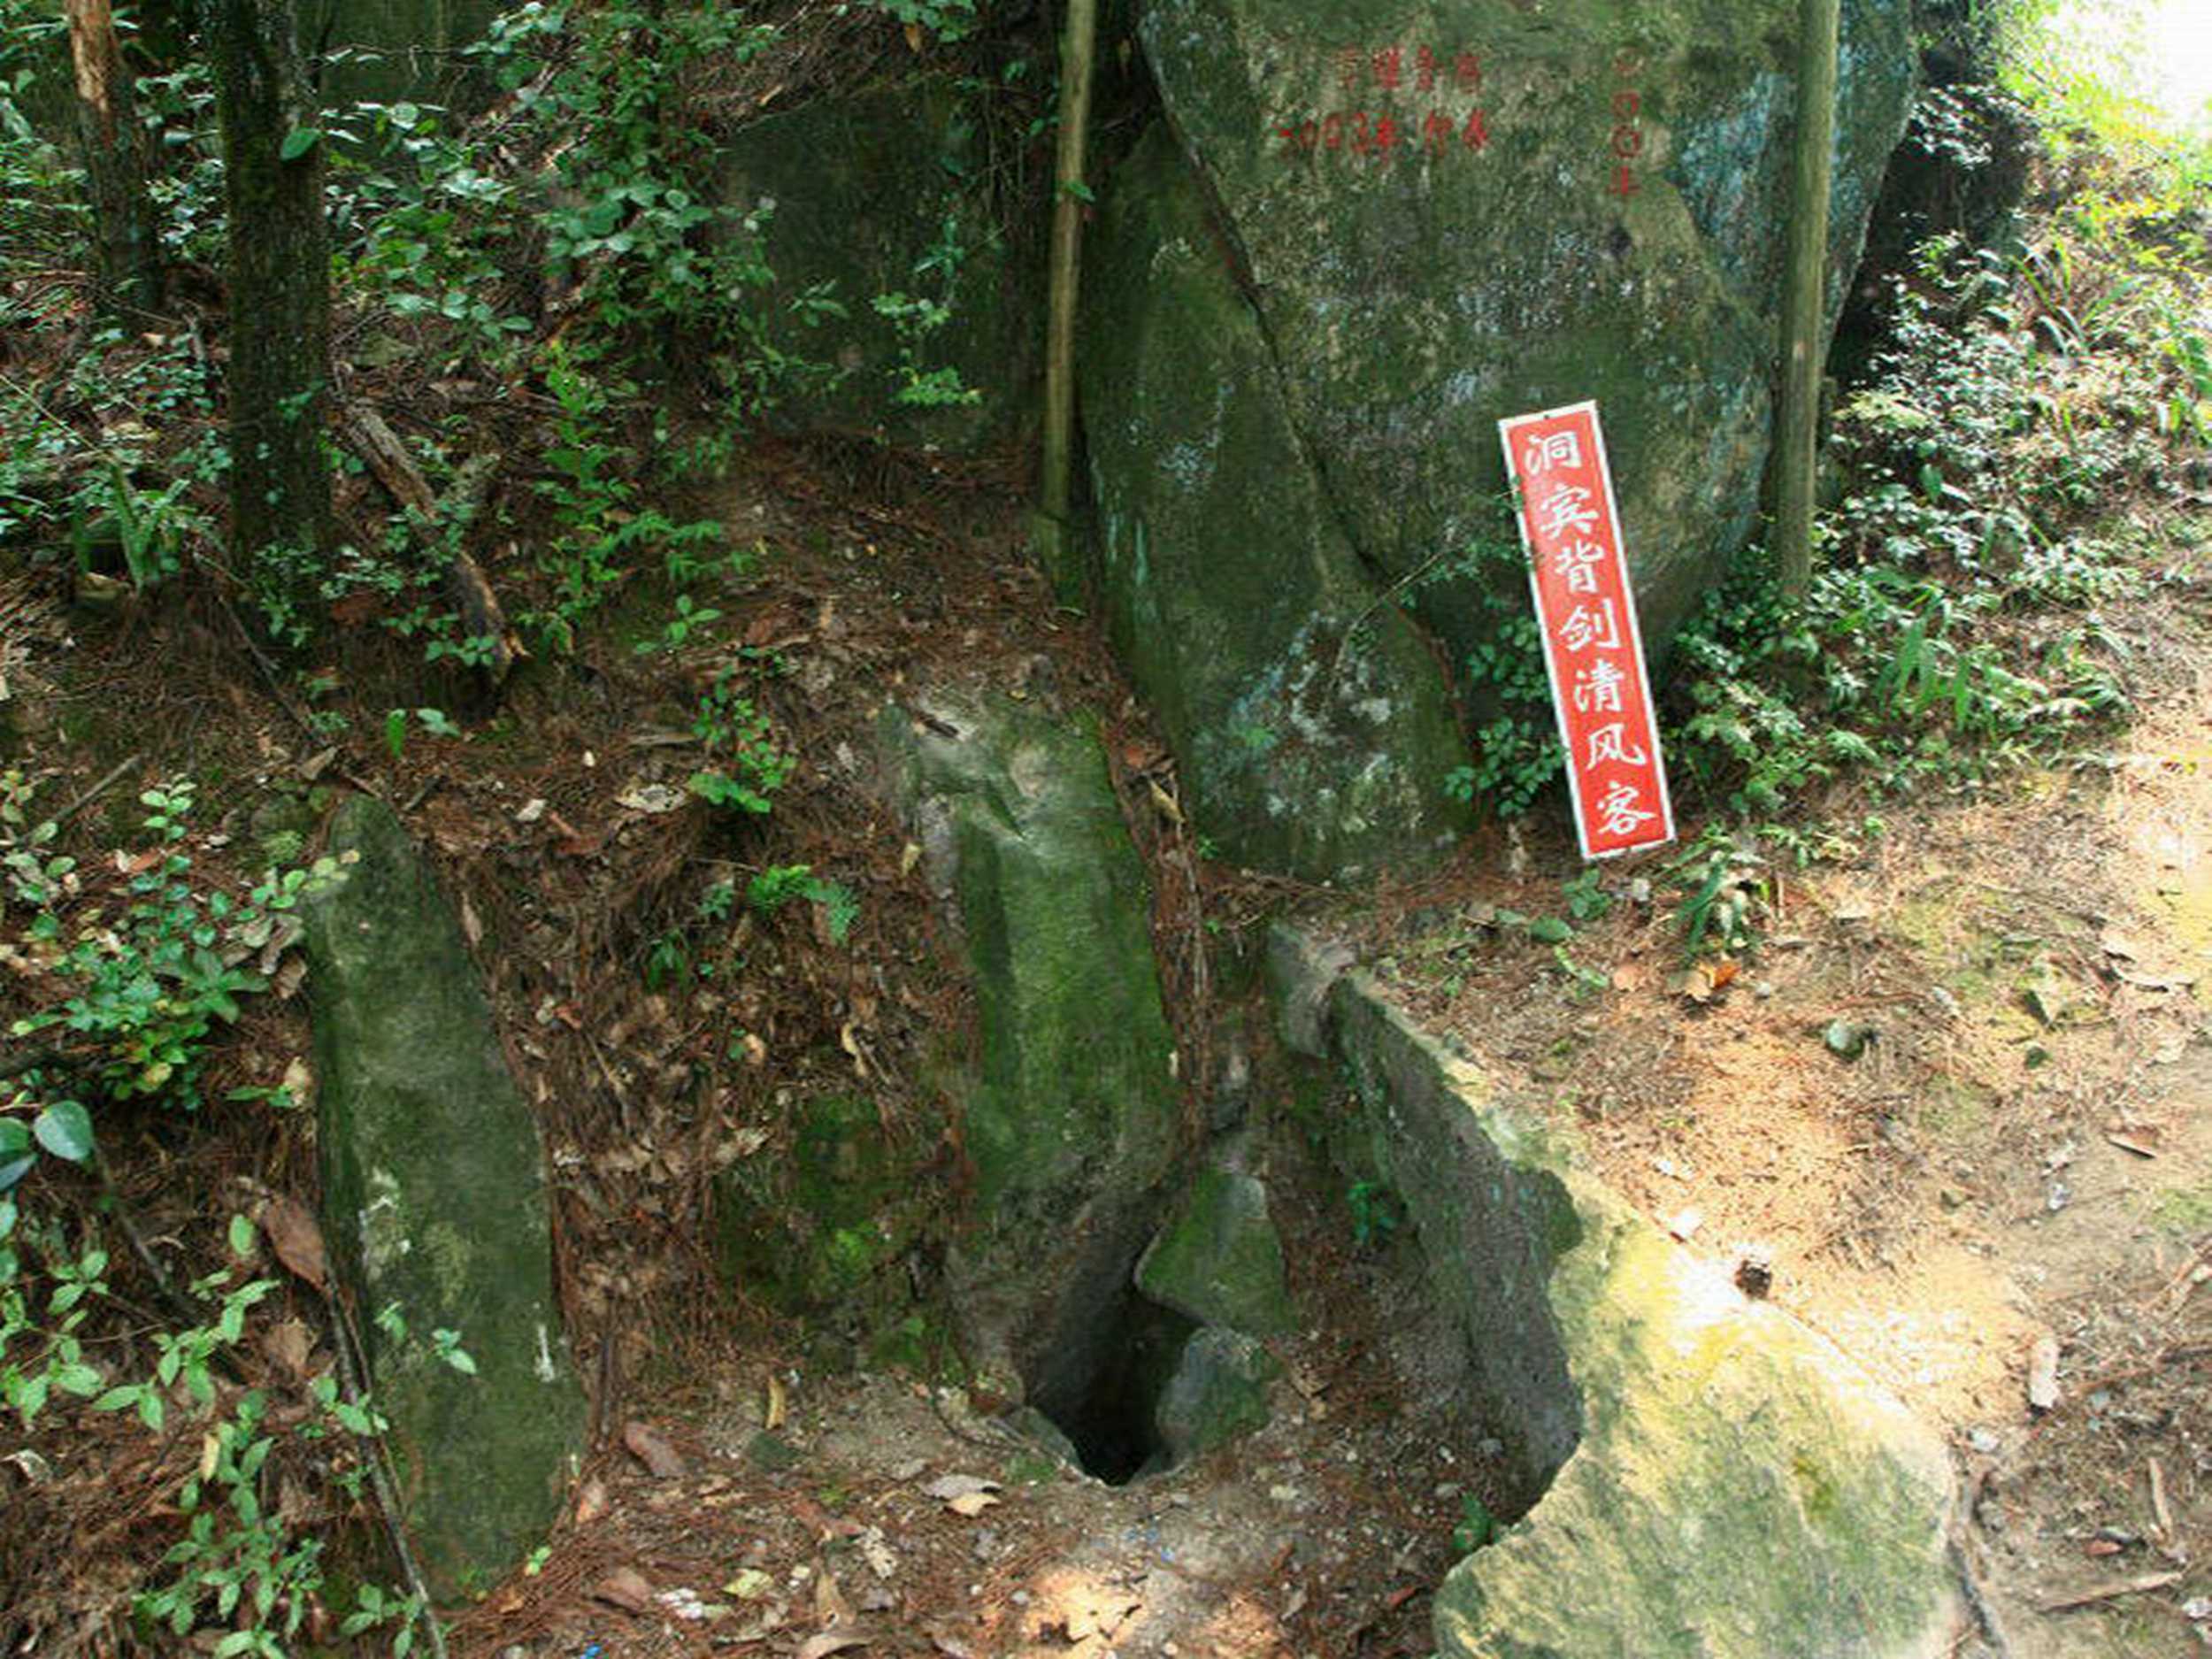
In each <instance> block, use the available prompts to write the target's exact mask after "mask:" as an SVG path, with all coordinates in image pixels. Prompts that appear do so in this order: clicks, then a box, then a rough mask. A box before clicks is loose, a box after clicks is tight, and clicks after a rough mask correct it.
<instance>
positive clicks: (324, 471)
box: [206, 0, 330, 620]
mask: <svg viewBox="0 0 2212 1659" xmlns="http://www.w3.org/2000/svg"><path fill="white" fill-rule="evenodd" d="M206 15H207V21H208V24H209V26H210V30H211V42H212V44H213V47H214V56H215V73H216V88H217V110H218V113H219V115H220V117H221V119H222V127H223V152H224V179H225V183H226V187H227V199H228V205H229V215H230V218H229V238H230V282H229V290H230V292H229V304H230V330H229V334H230V367H229V373H228V375H227V388H228V393H229V399H230V454H231V524H232V549H233V552H234V556H235V557H238V559H239V560H240V561H241V563H242V565H243V569H244V573H245V574H247V575H248V576H249V577H250V580H252V582H253V584H254V586H255V587H256V588H257V591H258V592H259V593H260V594H261V595H262V596H263V597H264V599H265V602H266V601H268V600H270V599H274V600H277V601H279V602H280V603H283V604H285V605H288V606H290V607H291V608H292V609H293V610H294V611H296V613H298V614H299V615H300V616H301V618H302V619H303V620H305V619H307V618H306V614H305V613H306V611H307V610H308V607H309V606H310V605H311V603H312V594H313V578H314V577H315V576H316V575H317V574H318V573H319V568H320V564H321V555H322V553H323V550H324V549H325V548H326V547H327V545H328V544H329V540H330V536H329V526H330V473H329V470H328V467H327V465H326V461H325V458H324V448H323V446H324V424H325V420H326V416H327V414H328V411H329V403H330V233H329V229H328V227H327V225H326V222H325V219H324V215H323V140H322V137H321V133H320V129H319V126H318V124H317V119H316V111H315V101H314V95H313V94H312V92H311V90H310V89H309V88H308V83H307V75H306V72H305V70H304V68H303V66H302V64H301V60H300V50H299V36H298V33H297V30H296V27H295V25H294V19H293V14H292V4H291V0H214V4H212V5H211V7H210V8H209V12H208V13H207V14H206Z"/></svg>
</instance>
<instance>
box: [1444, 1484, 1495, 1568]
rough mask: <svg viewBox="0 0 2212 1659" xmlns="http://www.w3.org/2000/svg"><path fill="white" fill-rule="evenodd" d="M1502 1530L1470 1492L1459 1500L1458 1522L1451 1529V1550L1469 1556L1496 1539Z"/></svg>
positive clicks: (1487, 1510)
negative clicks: (1459, 1551) (1465, 1553)
mask: <svg viewBox="0 0 2212 1659" xmlns="http://www.w3.org/2000/svg"><path fill="white" fill-rule="evenodd" d="M1501 1531H1502V1528H1501V1527H1500V1526H1499V1525H1498V1520H1497V1517H1495V1516H1494V1515H1492V1514H1491V1513H1490V1511H1489V1509H1488V1508H1487V1507H1486V1506H1485V1504H1484V1503H1483V1501H1482V1500H1481V1499H1480V1498H1478V1497H1477V1496H1475V1494H1473V1493H1471V1492H1469V1493H1463V1494H1461V1496H1460V1500H1459V1521H1458V1524H1457V1525H1455V1526H1454V1527H1453V1528H1452V1548H1454V1549H1457V1550H1463V1551H1465V1552H1467V1553H1469V1554H1472V1553H1473V1552H1474V1551H1476V1550H1478V1549H1480V1548H1482V1547H1483V1546H1484V1545H1485V1544H1487V1543H1490V1542H1492V1541H1493V1540H1495V1539H1496V1537H1497V1536H1498V1534H1499V1532H1501Z"/></svg>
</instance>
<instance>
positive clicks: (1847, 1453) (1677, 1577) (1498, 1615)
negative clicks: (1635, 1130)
mask: <svg viewBox="0 0 2212 1659" xmlns="http://www.w3.org/2000/svg"><path fill="white" fill-rule="evenodd" d="M1316 959H1317V958H1316V957H1315V956H1314V954H1313V953H1310V952H1309V953H1296V952H1290V951H1282V952H1279V953H1276V954H1275V955H1274V956H1273V957H1272V958H1271V960H1272V961H1273V962H1274V963H1275V964H1276V965H1277V967H1278V969H1279V971H1280V970H1289V969H1294V967H1295V964H1297V963H1298V962H1300V961H1307V962H1312V961H1314V960H1316ZM1280 988H1281V989H1283V990H1286V991H1287V990H1291V989H1298V990H1302V991H1303V992H1304V993H1305V994H1306V995H1309V996H1310V995H1311V993H1312V990H1313V987H1311V986H1302V987H1297V986H1293V985H1290V984H1283V985H1281V986H1280ZM1327 1005H1328V1009H1329V1025H1330V1031H1331V1035H1332V1040H1333V1050H1334V1052H1335V1054H1336V1055H1337V1056H1338V1057H1339V1058H1340V1060H1341V1062H1342V1063H1343V1064H1344V1065H1345V1066H1346V1068H1347V1069H1348V1072H1349V1074H1350V1076H1351V1079H1352V1080H1353V1082H1354V1084H1355V1086H1356V1089H1357V1091H1358V1093H1359V1094H1360V1097H1361V1099H1362V1101H1363V1102H1364V1105H1365V1107H1366V1115H1367V1118H1368V1129H1369V1133H1370V1139H1371V1144H1372V1148H1373V1149H1374V1151H1375V1154H1376V1156H1377V1157H1378V1158H1379V1162H1380V1164H1381V1166H1382V1168H1383V1170H1384V1171H1385V1172H1386V1175H1387V1177H1388V1179H1390V1180H1391V1181H1392V1182H1393V1183H1394V1186H1395V1187H1396V1188H1397V1189H1398V1191H1399V1192H1400V1194H1402V1197H1403V1199H1404V1201H1405V1205H1406V1209H1407V1211H1408V1214H1409V1217H1410V1218H1411V1221H1412V1224H1413V1225H1414V1227H1415V1229H1416V1231H1417V1236H1418V1240H1419V1243H1420V1248H1421V1250H1422V1253H1423V1255H1424V1256H1425V1258H1426V1259H1427V1263H1428V1269H1429V1271H1430V1274H1431V1276H1432V1284H1433V1285H1434V1286H1435V1288H1436V1292H1437V1294H1438V1296H1439V1297H1440V1300H1441V1301H1442V1302H1443V1303H1444V1305H1445V1306H1446V1307H1447V1308H1448V1309H1449V1310H1451V1311H1452V1313H1453V1315H1454V1323H1455V1325H1456V1326H1457V1327H1458V1330H1459V1333H1460V1340H1462V1341H1463V1344H1464V1347H1465V1351H1466V1357H1467V1365H1466V1372H1465V1374H1466V1376H1467V1379H1468V1386H1469V1390H1470V1396H1471V1398H1470V1402H1469V1403H1470V1404H1471V1405H1472V1406H1473V1407H1474V1408H1475V1409H1477V1410H1478V1411H1479V1414H1480V1415H1481V1417H1482V1419H1483V1420H1484V1422H1485V1423H1486V1426H1487V1427H1488V1428H1489V1430H1490V1432H1492V1433H1494V1434H1496V1435H1497V1436H1498V1437H1499V1438H1500V1439H1501V1440H1503V1441H1504V1442H1505V1445H1506V1448H1507V1452H1508V1455H1509V1463H1510V1469H1511V1472H1512V1474H1513V1476H1514V1477H1515V1479H1516V1481H1517V1492H1516V1493H1515V1494H1513V1495H1514V1497H1515V1500H1516V1502H1515V1511H1516V1512H1518V1513H1520V1518H1519V1519H1518V1520H1517V1524H1516V1525H1513V1526H1511V1527H1510V1528H1509V1529H1508V1531H1507V1532H1505V1534H1504V1535H1503V1537H1502V1538H1501V1539H1500V1540H1498V1541H1497V1542H1495V1543H1494V1544H1493V1545H1491V1546H1490V1547H1489V1548H1485V1549H1483V1550H1480V1551H1479V1552H1477V1553H1476V1554H1475V1555H1471V1556H1469V1557H1468V1558H1467V1559H1465V1560H1464V1561H1463V1562H1462V1563H1460V1564H1459V1565H1458V1566H1457V1567H1455V1569H1454V1570H1453V1571H1452V1572H1451V1574H1450V1576H1449V1577H1448V1578H1447V1579H1446V1581H1445V1583H1444V1585H1443V1586H1441V1587H1440V1589H1439V1591H1438V1593H1437V1600H1436V1638H1437V1644H1438V1647H1439V1648H1440V1651H1441V1653H1442V1654H1444V1655H1455V1656H1461V1659H1474V1656H1477V1655H1479V1656H1481V1659H1601V1655H1602V1656H1603V1659H1619V1655H1627V1654H1634V1655H1640V1656H1641V1655H1653V1656H1654V1659H1668V1656H1671V1655H1679V1656H1680V1659H1770V1656H1771V1655H1781V1654H1787V1655H1792V1659H1831V1656H1832V1659H1843V1656H1844V1655H1851V1656H1852V1659H1922V1656H1924V1655H1926V1656H1930V1659H1932V1655H1938V1654H1942V1653H1946V1652H1947V1651H1948V1648H1949V1639H1950V1636H1951V1634H1952V1632H1954V1631H1955V1629H1956V1627H1957V1625H1956V1617H1955V1615H1956V1610H1957V1609H1956V1593H1955V1585H1954V1583H1953V1579H1952V1576H1951V1573H1950V1571H1949V1568H1948V1565H1947V1552H1946V1542H1945V1540H1946V1524H1947V1517H1948V1512H1949V1505H1950V1492H1951V1480H1950V1470H1949V1465H1948V1461H1947V1458H1946V1456H1945V1455H1944V1451H1943V1448H1942V1445H1941V1442H1940V1441H1939V1440H1938V1438H1937V1437H1936V1436H1935V1435H1934V1434H1932V1432H1930V1431H1929V1430H1928V1429H1927V1428H1925V1427H1924V1425H1920V1424H1918V1423H1916V1421H1914V1420H1913V1419H1912V1418H1911V1417H1909V1415H1908V1414H1907V1413H1906V1412H1905V1410H1904V1409H1903V1408H1902V1407H1901V1406H1900V1405H1899V1404H1898V1403H1897V1402H1896V1401H1895V1400H1894V1399H1893V1398H1892V1397H1891V1396H1889V1395H1888V1394H1886V1393H1885V1392H1884V1391H1883V1390H1882V1389H1881V1388H1880V1387H1879V1386H1878V1385H1877V1384H1876V1383H1875V1382H1874V1381H1873V1380H1872V1379H1870V1378H1869V1377H1868V1376H1867V1375H1866V1374H1865V1373H1864V1372H1863V1371H1860V1370H1859V1369H1858V1368H1857V1367H1856V1366H1855V1365H1854V1364H1853V1363H1851V1362H1850V1361H1849V1360H1848V1359H1847V1358H1846V1357H1845V1356H1843V1355H1842V1354H1841V1353H1839V1351H1838V1350H1837V1349H1836V1348H1834V1347H1833V1346H1832V1345H1831V1344H1830V1343H1828V1342H1827V1341H1826V1340H1824V1339H1822V1338H1820V1337H1818V1336H1816V1335H1815V1334H1814V1333H1811V1332H1810V1331H1808V1330H1807V1329H1805V1327H1803V1326H1802V1325H1799V1324H1797V1323H1796V1322H1795V1321H1794V1320H1793V1319H1791V1318H1790V1317H1788V1316H1787V1315H1786V1314H1785V1313H1783V1312H1782V1311H1780V1310H1778V1309H1777V1308H1774V1307H1773V1306H1771V1305H1770V1304H1767V1303H1763V1302H1749V1301H1747V1300H1746V1299H1745V1297H1744V1296H1743V1295H1742V1294H1741V1293H1740V1292H1739V1291H1738V1290H1737V1289H1736V1288H1735V1286H1733V1285H1732V1283H1731V1282H1730V1281H1729V1279H1728V1278H1727V1276H1726V1275H1725V1274H1724V1272H1723V1271H1720V1270H1719V1269H1718V1268H1717V1266H1715V1265H1714V1264H1712V1263H1705V1262H1701V1261H1700V1260H1699V1259H1698V1257H1697V1256H1695V1255H1694V1253H1692V1252H1691V1251H1688V1250H1686V1249H1683V1248H1680V1247H1678V1246H1677V1245H1675V1244H1674V1243H1673V1242H1672V1241H1671V1240H1668V1239H1667V1238H1666V1237H1665V1236H1664V1235H1663V1234H1662V1233H1660V1232H1659V1231H1658V1230H1657V1229H1656V1228H1655V1227H1654V1226H1652V1225H1650V1224H1649V1223H1647V1222H1646V1221H1645V1220H1643V1219H1642V1218H1641V1217H1640V1216H1638V1215H1637V1214H1635V1212H1634V1211H1633V1210H1631V1209H1630V1208H1629V1206H1627V1205H1626V1204H1625V1203H1624V1202H1622V1201H1621V1200H1620V1199H1619V1198H1617V1196H1615V1195H1614V1194H1612V1193H1611V1192H1609V1190H1607V1189H1606V1188H1605V1187H1603V1186H1602V1185H1601V1183H1600V1182H1598V1181H1597V1180H1596V1179H1594V1178H1593V1177H1592V1176H1591V1175H1589V1174H1588V1173H1587V1172H1586V1171H1585V1170H1583V1169H1582V1168H1580V1167H1579V1166H1578V1164H1577V1163H1576V1162H1575V1160H1574V1159H1573V1157H1572V1156H1571V1155H1570V1151H1569V1149H1568V1148H1564V1147H1563V1146H1561V1145H1560V1144H1558V1143H1556V1142H1555V1141H1551V1140H1549V1139H1548V1138H1547V1137H1545V1136H1543V1135H1541V1134H1540V1133H1535V1132H1533V1131H1532V1129H1531V1128H1530V1127H1529V1126H1528V1125H1526V1124H1525V1123H1524V1122H1522V1121H1521V1120H1520V1119H1519V1118H1517V1116H1516V1115H1515V1114H1514V1113H1513V1112H1511V1111H1510V1110H1508V1109H1507V1108H1505V1107H1504V1106H1503V1105H1502V1103H1501V1102H1498V1101H1497V1100H1496V1099H1495V1098H1494V1094H1493V1092H1492V1090H1491V1088H1490V1087H1489V1085H1488V1083H1487V1080H1486V1079H1485V1078H1484V1077H1483V1076H1482V1074H1481V1073H1480V1072H1479V1071H1476V1070H1475V1069H1474V1068H1473V1067H1471V1066H1470V1065H1468V1064H1465V1063H1463V1062H1462V1061H1459V1060H1456V1059H1455V1058H1454V1057H1453V1056H1450V1055H1448V1053H1446V1052H1445V1051H1444V1050H1443V1049H1442V1048H1440V1046H1438V1045H1437V1044H1436V1043H1435V1042H1433V1041H1431V1040H1430V1039H1429V1038H1427V1037H1426V1036H1425V1035H1424V1034H1423V1033H1420V1032H1419V1031H1418V1030H1417V1028H1415V1027H1414V1026H1413V1025H1411V1024H1410V1023H1409V1021H1408V1020H1407V1019H1406V1018H1405V1017H1404V1016H1403V1015H1402V1013H1401V1012H1400V1011H1399V1010H1397V1009H1396V1008H1394V1006H1393V1005H1392V1004H1391V1003H1390V1002H1388V1001H1387V1000H1386V998H1385V997H1384V996H1383V995H1382V994H1381V992H1380V990H1379V987H1377V986H1376V985H1375V984H1374V983H1373V982H1372V981H1371V980H1370V979H1367V978H1366V977H1365V976H1364V975H1363V974H1361V973H1358V972H1351V973H1348V974H1344V975H1343V976H1341V977H1339V978H1335V979H1333V981H1332V983H1331V986H1330V988H1329V991H1328V994H1327Z"/></svg>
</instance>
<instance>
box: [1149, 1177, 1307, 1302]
mask: <svg viewBox="0 0 2212 1659" xmlns="http://www.w3.org/2000/svg"><path fill="white" fill-rule="evenodd" d="M1137 1288H1138V1289H1139V1290H1141V1291H1142V1292H1143V1293H1144V1294H1146V1295H1147V1296H1148V1297H1150V1298H1151V1299H1152V1300H1153V1301H1154V1302H1159V1303H1161V1304H1162V1305H1163V1306H1165V1307H1169V1308H1172V1309H1174V1310H1175V1311H1176V1312H1178V1313H1179V1314H1182V1315H1184V1316H1186V1317H1189V1318H1192V1319H1195V1320H1197V1321H1198V1322H1199V1323H1200V1324H1201V1325H1223V1326H1225V1327H1226V1328H1228V1329H1229V1330H1232V1331H1241V1332H1244V1333H1248V1334H1249V1335H1252V1336H1280V1335H1282V1334H1283V1333H1285V1332H1287V1331H1289V1330H1291V1329H1292V1328H1293V1327H1294V1325H1296V1324H1297V1322H1298V1313H1297V1310H1296V1309H1295V1308H1294V1307H1293V1306H1292V1305H1291V1301H1290V1289H1289V1286H1287V1285H1286V1283H1285V1282H1284V1279H1283V1241H1282V1240H1281V1238H1280V1237H1279V1235H1278V1234H1277V1233H1276V1231H1275V1224H1274V1222H1273V1221H1272V1220H1271V1219H1270V1218H1269V1217H1268V1213H1267V1188H1266V1187H1263V1185H1261V1183H1260V1182H1259V1181H1258V1180H1256V1179H1254V1178H1253V1177H1252V1176H1249V1175H1247V1174H1245V1173H1243V1172H1242V1171H1238V1170H1231V1169H1224V1168H1221V1167H1220V1166H1218V1165H1217V1164H1208V1165H1206V1166H1205V1167H1203V1168H1202V1169H1201V1170H1200V1171H1198V1174H1197V1176H1196V1178H1195V1179H1194V1180H1193V1181H1192V1182H1191V1186H1190V1190H1189V1191H1188V1192H1187V1193H1186V1194H1184V1196H1183V1200H1182V1202H1181V1204H1180V1206H1179V1209H1178V1210H1177V1212H1176V1215H1175V1217H1174V1218H1173V1219H1172V1220H1171V1221H1170V1222H1169V1223H1168V1225H1166V1226H1164V1227H1163V1228H1162V1229H1161V1230H1160V1233H1159V1236H1158V1237H1157V1238H1156V1239H1154V1240H1153V1241H1152V1243H1151V1245H1150V1246H1149V1247H1148V1248H1147V1249H1146V1251H1145V1253H1144V1256H1143V1257H1142V1258H1141V1260H1140V1261H1139V1262H1138V1263H1137Z"/></svg>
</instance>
